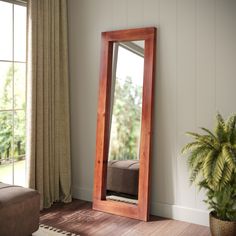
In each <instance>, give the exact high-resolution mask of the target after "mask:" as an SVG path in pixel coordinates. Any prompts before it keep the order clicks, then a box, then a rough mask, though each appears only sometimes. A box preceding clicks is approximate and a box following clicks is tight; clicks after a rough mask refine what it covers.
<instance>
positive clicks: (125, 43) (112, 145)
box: [93, 28, 156, 221]
mask: <svg viewBox="0 0 236 236" xmlns="http://www.w3.org/2000/svg"><path fill="white" fill-rule="evenodd" d="M155 43H156V29H155V28H142V29H131V30H120V31H111V32H103V33H102V55H101V70H100V84H99V86H100V87H99V101H98V116H97V142H96V163H95V177H94V198H93V209H96V210H101V211H105V212H109V213H113V214H118V215H122V216H127V217H131V218H135V219H140V220H144V221H147V220H148V217H149V183H150V146H151V124H152V107H153V83H154V61H155Z"/></svg>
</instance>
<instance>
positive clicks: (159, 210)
mask: <svg viewBox="0 0 236 236" xmlns="http://www.w3.org/2000/svg"><path fill="white" fill-rule="evenodd" d="M72 196H73V198H76V199H81V200H85V201H92V196H93V191H92V190H91V189H88V188H80V187H77V186H73V187H72ZM151 214H153V215H158V216H161V217H166V218H171V219H175V220H180V221H185V222H189V223H194V224H199V225H205V226H209V212H208V211H204V210H200V209H196V208H188V207H183V206H179V205H172V204H168V203H161V202H152V203H151Z"/></svg>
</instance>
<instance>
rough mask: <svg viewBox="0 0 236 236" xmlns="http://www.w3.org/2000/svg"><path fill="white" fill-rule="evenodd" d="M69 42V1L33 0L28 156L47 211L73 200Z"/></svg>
mask: <svg viewBox="0 0 236 236" xmlns="http://www.w3.org/2000/svg"><path fill="white" fill-rule="evenodd" d="M67 43H68V42H67V0H29V1H28V53H27V55H28V68H27V151H26V155H27V160H28V162H27V163H28V168H27V169H28V183H29V187H30V188H34V189H37V190H38V191H39V193H40V194H41V208H43V207H44V208H48V207H50V206H51V205H52V203H53V202H55V201H63V202H70V201H71V160H70V133H69V129H70V124H69V85H68V83H69V82H68V79H69V78H68V77H69V76H68V45H67Z"/></svg>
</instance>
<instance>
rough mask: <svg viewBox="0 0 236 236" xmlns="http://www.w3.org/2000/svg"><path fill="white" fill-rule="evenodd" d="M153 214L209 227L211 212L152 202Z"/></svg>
mask: <svg viewBox="0 0 236 236" xmlns="http://www.w3.org/2000/svg"><path fill="white" fill-rule="evenodd" d="M151 214H152V215H158V216H162V217H166V218H171V219H175V220H181V221H186V222H189V223H194V224H199V225H205V226H209V212H208V211H204V210H200V209H196V208H188V207H184V206H179V205H171V204H167V203H159V202H152V203H151Z"/></svg>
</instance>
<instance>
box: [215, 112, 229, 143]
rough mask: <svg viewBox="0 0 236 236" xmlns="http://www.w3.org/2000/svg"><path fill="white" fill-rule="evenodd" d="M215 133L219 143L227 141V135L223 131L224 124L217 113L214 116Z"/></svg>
mask: <svg viewBox="0 0 236 236" xmlns="http://www.w3.org/2000/svg"><path fill="white" fill-rule="evenodd" d="M215 133H216V136H217V138H218V139H219V142H224V141H226V140H227V135H226V131H225V122H224V119H223V118H222V116H221V115H220V114H219V113H218V114H217V115H216V126H215Z"/></svg>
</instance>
